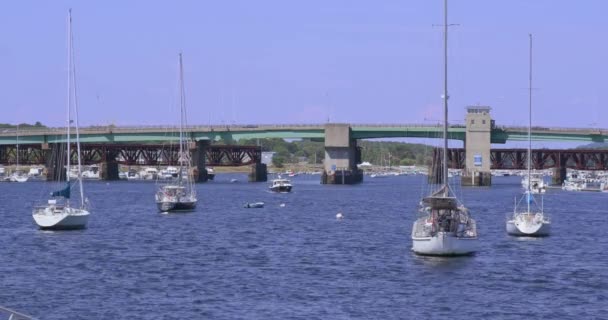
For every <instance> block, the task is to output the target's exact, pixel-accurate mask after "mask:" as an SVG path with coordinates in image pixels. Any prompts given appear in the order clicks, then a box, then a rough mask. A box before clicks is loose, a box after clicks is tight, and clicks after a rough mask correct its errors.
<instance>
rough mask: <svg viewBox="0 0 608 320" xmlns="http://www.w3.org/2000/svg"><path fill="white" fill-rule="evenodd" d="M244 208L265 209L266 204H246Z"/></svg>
mask: <svg viewBox="0 0 608 320" xmlns="http://www.w3.org/2000/svg"><path fill="white" fill-rule="evenodd" d="M243 208H264V202H250V203H245V205H244V206H243Z"/></svg>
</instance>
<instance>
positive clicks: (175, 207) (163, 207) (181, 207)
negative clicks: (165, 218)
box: [156, 201, 196, 212]
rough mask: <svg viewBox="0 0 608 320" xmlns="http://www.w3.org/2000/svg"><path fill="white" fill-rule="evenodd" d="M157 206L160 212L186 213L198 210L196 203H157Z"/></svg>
mask: <svg viewBox="0 0 608 320" xmlns="http://www.w3.org/2000/svg"><path fill="white" fill-rule="evenodd" d="M156 206H157V207H158V211H160V212H180V211H181V212H186V211H193V210H194V209H196V201H185V202H157V203H156Z"/></svg>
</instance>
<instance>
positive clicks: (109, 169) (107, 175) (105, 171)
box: [99, 160, 120, 181]
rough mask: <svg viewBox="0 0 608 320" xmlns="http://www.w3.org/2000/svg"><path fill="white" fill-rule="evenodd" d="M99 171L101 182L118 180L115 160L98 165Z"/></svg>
mask: <svg viewBox="0 0 608 320" xmlns="http://www.w3.org/2000/svg"><path fill="white" fill-rule="evenodd" d="M99 171H100V172H99V176H100V177H101V180H108V181H115V180H118V179H120V177H119V176H118V162H116V160H113V161H106V162H102V163H100V165H99Z"/></svg>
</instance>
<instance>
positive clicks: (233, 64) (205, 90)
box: [0, 0, 608, 128]
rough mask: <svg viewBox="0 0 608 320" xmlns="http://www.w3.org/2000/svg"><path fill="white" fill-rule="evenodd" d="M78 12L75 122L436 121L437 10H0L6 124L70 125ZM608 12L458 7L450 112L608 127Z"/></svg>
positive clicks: (301, 5)
mask: <svg viewBox="0 0 608 320" xmlns="http://www.w3.org/2000/svg"><path fill="white" fill-rule="evenodd" d="M68 8H72V12H73V28H74V39H75V44H74V45H75V48H76V64H77V73H78V75H77V77H78V78H77V85H78V96H79V100H80V123H81V124H83V125H108V124H115V125H172V124H176V123H177V122H178V121H179V113H178V112H177V97H178V90H177V89H178V53H179V52H180V51H181V52H183V55H184V69H185V86H186V95H187V106H188V122H189V124H201V125H205V124H209V123H211V124H232V123H237V124H261V123H281V124H287V123H290V124H291V123H325V122H327V121H331V122H349V123H384V124H389V123H429V124H435V123H438V121H439V120H440V119H441V117H442V115H441V108H442V105H441V103H442V101H441V94H442V90H443V88H442V84H443V73H442V63H443V62H442V45H443V43H442V29H441V28H440V27H437V26H434V25H437V24H441V23H442V21H443V20H442V19H443V1H441V0H408V1H404V0H399V1H393V0H383V1H369V0H368V1H358V0H330V1H328V0H307V1H284V0H276V1H275V0H273V1H270V0H258V1H250V0H242V1H238V0H227V1H185V0H184V1H143V0H142V1H136V0H133V1H117V0H116V1H115V0H106V1H65V0H64V1H62V0H57V1H42V0H41V1H31V0H22V1H3V2H2V3H1V4H0V39H2V41H0V87H1V88H2V89H1V90H0V103H1V106H2V107H1V110H2V112H1V115H0V122H1V123H7V122H8V123H21V122H28V123H33V122H35V121H40V122H42V123H43V124H46V125H49V126H63V125H64V124H65V111H64V110H65V104H66V90H67V89H66V83H67V52H66V51H67V42H66V37H67V36H66V30H67V26H66V21H67V20H66V17H67V11H68ZM606 11H608V1H605V0H585V1H561V0H534V1H532V0H492V1H487V0H452V1H450V4H449V13H450V23H455V24H458V26H454V27H452V28H451V29H450V41H449V57H450V58H449V59H450V67H449V70H450V75H449V83H450V90H449V91H450V115H449V119H450V122H452V123H462V122H463V120H464V116H465V107H466V106H468V105H489V106H491V107H492V116H493V118H494V119H495V120H496V123H497V125H526V124H527V109H528V105H527V103H528V91H527V89H526V88H527V87H528V34H529V33H532V34H533V35H534V85H533V86H534V87H535V90H534V98H533V100H534V111H533V114H534V116H533V118H534V124H535V125H539V126H559V127H589V126H593V127H603V128H608V118H607V116H608V110H607V108H605V105H604V96H606V94H605V93H606V92H608V81H606V80H605V79H604V77H605V75H606V74H608V64H607V63H606V60H605V59H606V57H608V41H606V33H607V32H608V19H605V18H604V17H603V13H604V12H606Z"/></svg>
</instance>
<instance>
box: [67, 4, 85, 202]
mask: <svg viewBox="0 0 608 320" xmlns="http://www.w3.org/2000/svg"><path fill="white" fill-rule="evenodd" d="M71 23H72V9H70V25H71ZM69 51H70V61H71V64H72V86H73V90H72V93H73V94H74V96H73V97H74V117H75V118H76V153H77V155H76V158H77V159H78V188H79V189H80V206H81V208H84V188H83V187H82V163H81V161H80V131H79V127H80V123H79V121H78V118H79V117H78V94H77V93H78V89H77V87H76V58H75V56H74V33H73V32H72V28H71V27H70V48H69Z"/></svg>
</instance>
